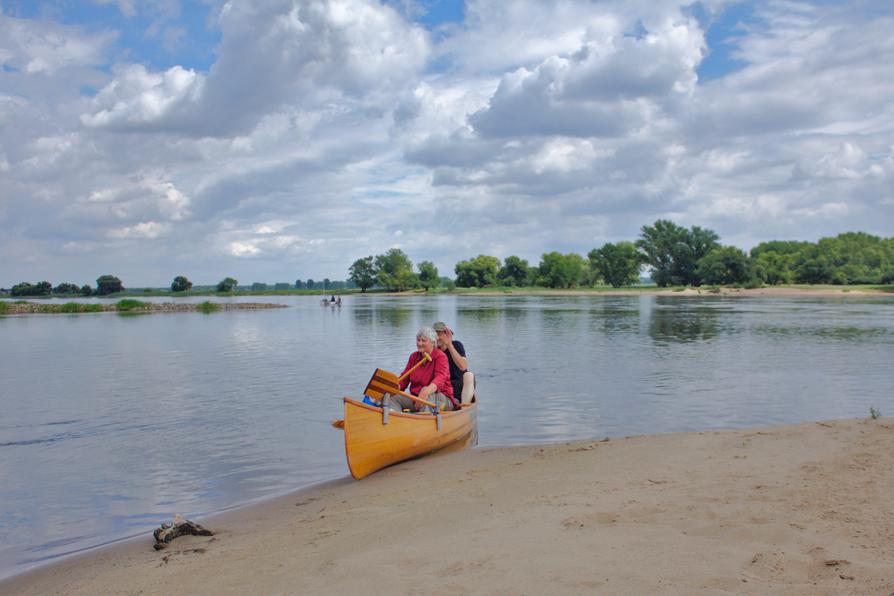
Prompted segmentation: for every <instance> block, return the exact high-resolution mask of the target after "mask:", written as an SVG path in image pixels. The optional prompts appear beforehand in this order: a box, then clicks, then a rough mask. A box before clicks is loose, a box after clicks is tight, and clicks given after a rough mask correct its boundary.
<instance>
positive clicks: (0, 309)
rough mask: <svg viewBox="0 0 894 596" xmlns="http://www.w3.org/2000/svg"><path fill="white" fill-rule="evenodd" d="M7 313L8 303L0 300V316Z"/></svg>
mask: <svg viewBox="0 0 894 596" xmlns="http://www.w3.org/2000/svg"><path fill="white" fill-rule="evenodd" d="M8 312H9V302H7V301H6V300H0V315H5V314H6V313H8Z"/></svg>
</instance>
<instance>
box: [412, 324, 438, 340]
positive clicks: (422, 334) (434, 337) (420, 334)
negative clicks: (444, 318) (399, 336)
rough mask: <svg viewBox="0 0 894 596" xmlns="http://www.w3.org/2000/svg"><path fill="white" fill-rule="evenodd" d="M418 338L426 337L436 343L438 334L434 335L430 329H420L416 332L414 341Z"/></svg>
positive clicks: (433, 331)
mask: <svg viewBox="0 0 894 596" xmlns="http://www.w3.org/2000/svg"><path fill="white" fill-rule="evenodd" d="M420 337H427V338H428V339H430V340H432V341H433V342H437V341H438V334H437V333H435V330H434V329H432V328H431V327H420V328H419V331H417V332H416V339H419V338H420Z"/></svg>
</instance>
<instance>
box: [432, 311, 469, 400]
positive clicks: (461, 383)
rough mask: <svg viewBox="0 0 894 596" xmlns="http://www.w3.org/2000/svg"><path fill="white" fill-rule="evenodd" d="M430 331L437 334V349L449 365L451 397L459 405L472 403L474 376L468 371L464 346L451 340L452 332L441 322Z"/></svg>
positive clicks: (457, 341)
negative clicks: (455, 399) (442, 353)
mask: <svg viewBox="0 0 894 596" xmlns="http://www.w3.org/2000/svg"><path fill="white" fill-rule="evenodd" d="M432 329H434V330H435V333H437V334H438V349H440V350H441V351H443V352H444V354H446V355H447V360H448V363H449V364H450V384H451V385H452V386H453V395H454V396H455V397H456V398H457V400H459V402H460V403H461V404H468V403H472V396H473V395H474V394H475V375H474V374H472V372H471V371H469V360H468V359H467V358H466V348H465V346H463V343H462V342H461V341H459V340H455V339H453V331H452V330H451V329H450V327H448V326H447V324H446V323H444V322H443V321H438V322H437V323H435V324H434V325H432Z"/></svg>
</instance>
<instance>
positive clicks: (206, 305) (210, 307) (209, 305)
mask: <svg viewBox="0 0 894 596" xmlns="http://www.w3.org/2000/svg"><path fill="white" fill-rule="evenodd" d="M199 310H200V311H202V312H204V313H211V312H215V311H218V310H220V305H219V304H217V303H216V302H211V301H209V300H206V301H205V302H202V303H201V304H199Z"/></svg>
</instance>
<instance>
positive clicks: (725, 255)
mask: <svg viewBox="0 0 894 596" xmlns="http://www.w3.org/2000/svg"><path fill="white" fill-rule="evenodd" d="M696 269H697V274H698V276H699V278H700V279H701V281H702V282H704V283H707V284H720V285H728V284H741V283H746V282H748V281H750V280H751V263H750V262H749V260H748V255H746V254H745V253H744V252H743V251H742V250H741V249H739V248H736V247H735V246H719V247H717V248H715V249H714V250H712V251H711V252H709V253H708V254H706V255H705V256H703V257H702V258H701V259H699V262H698V266H697V268H696Z"/></svg>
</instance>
